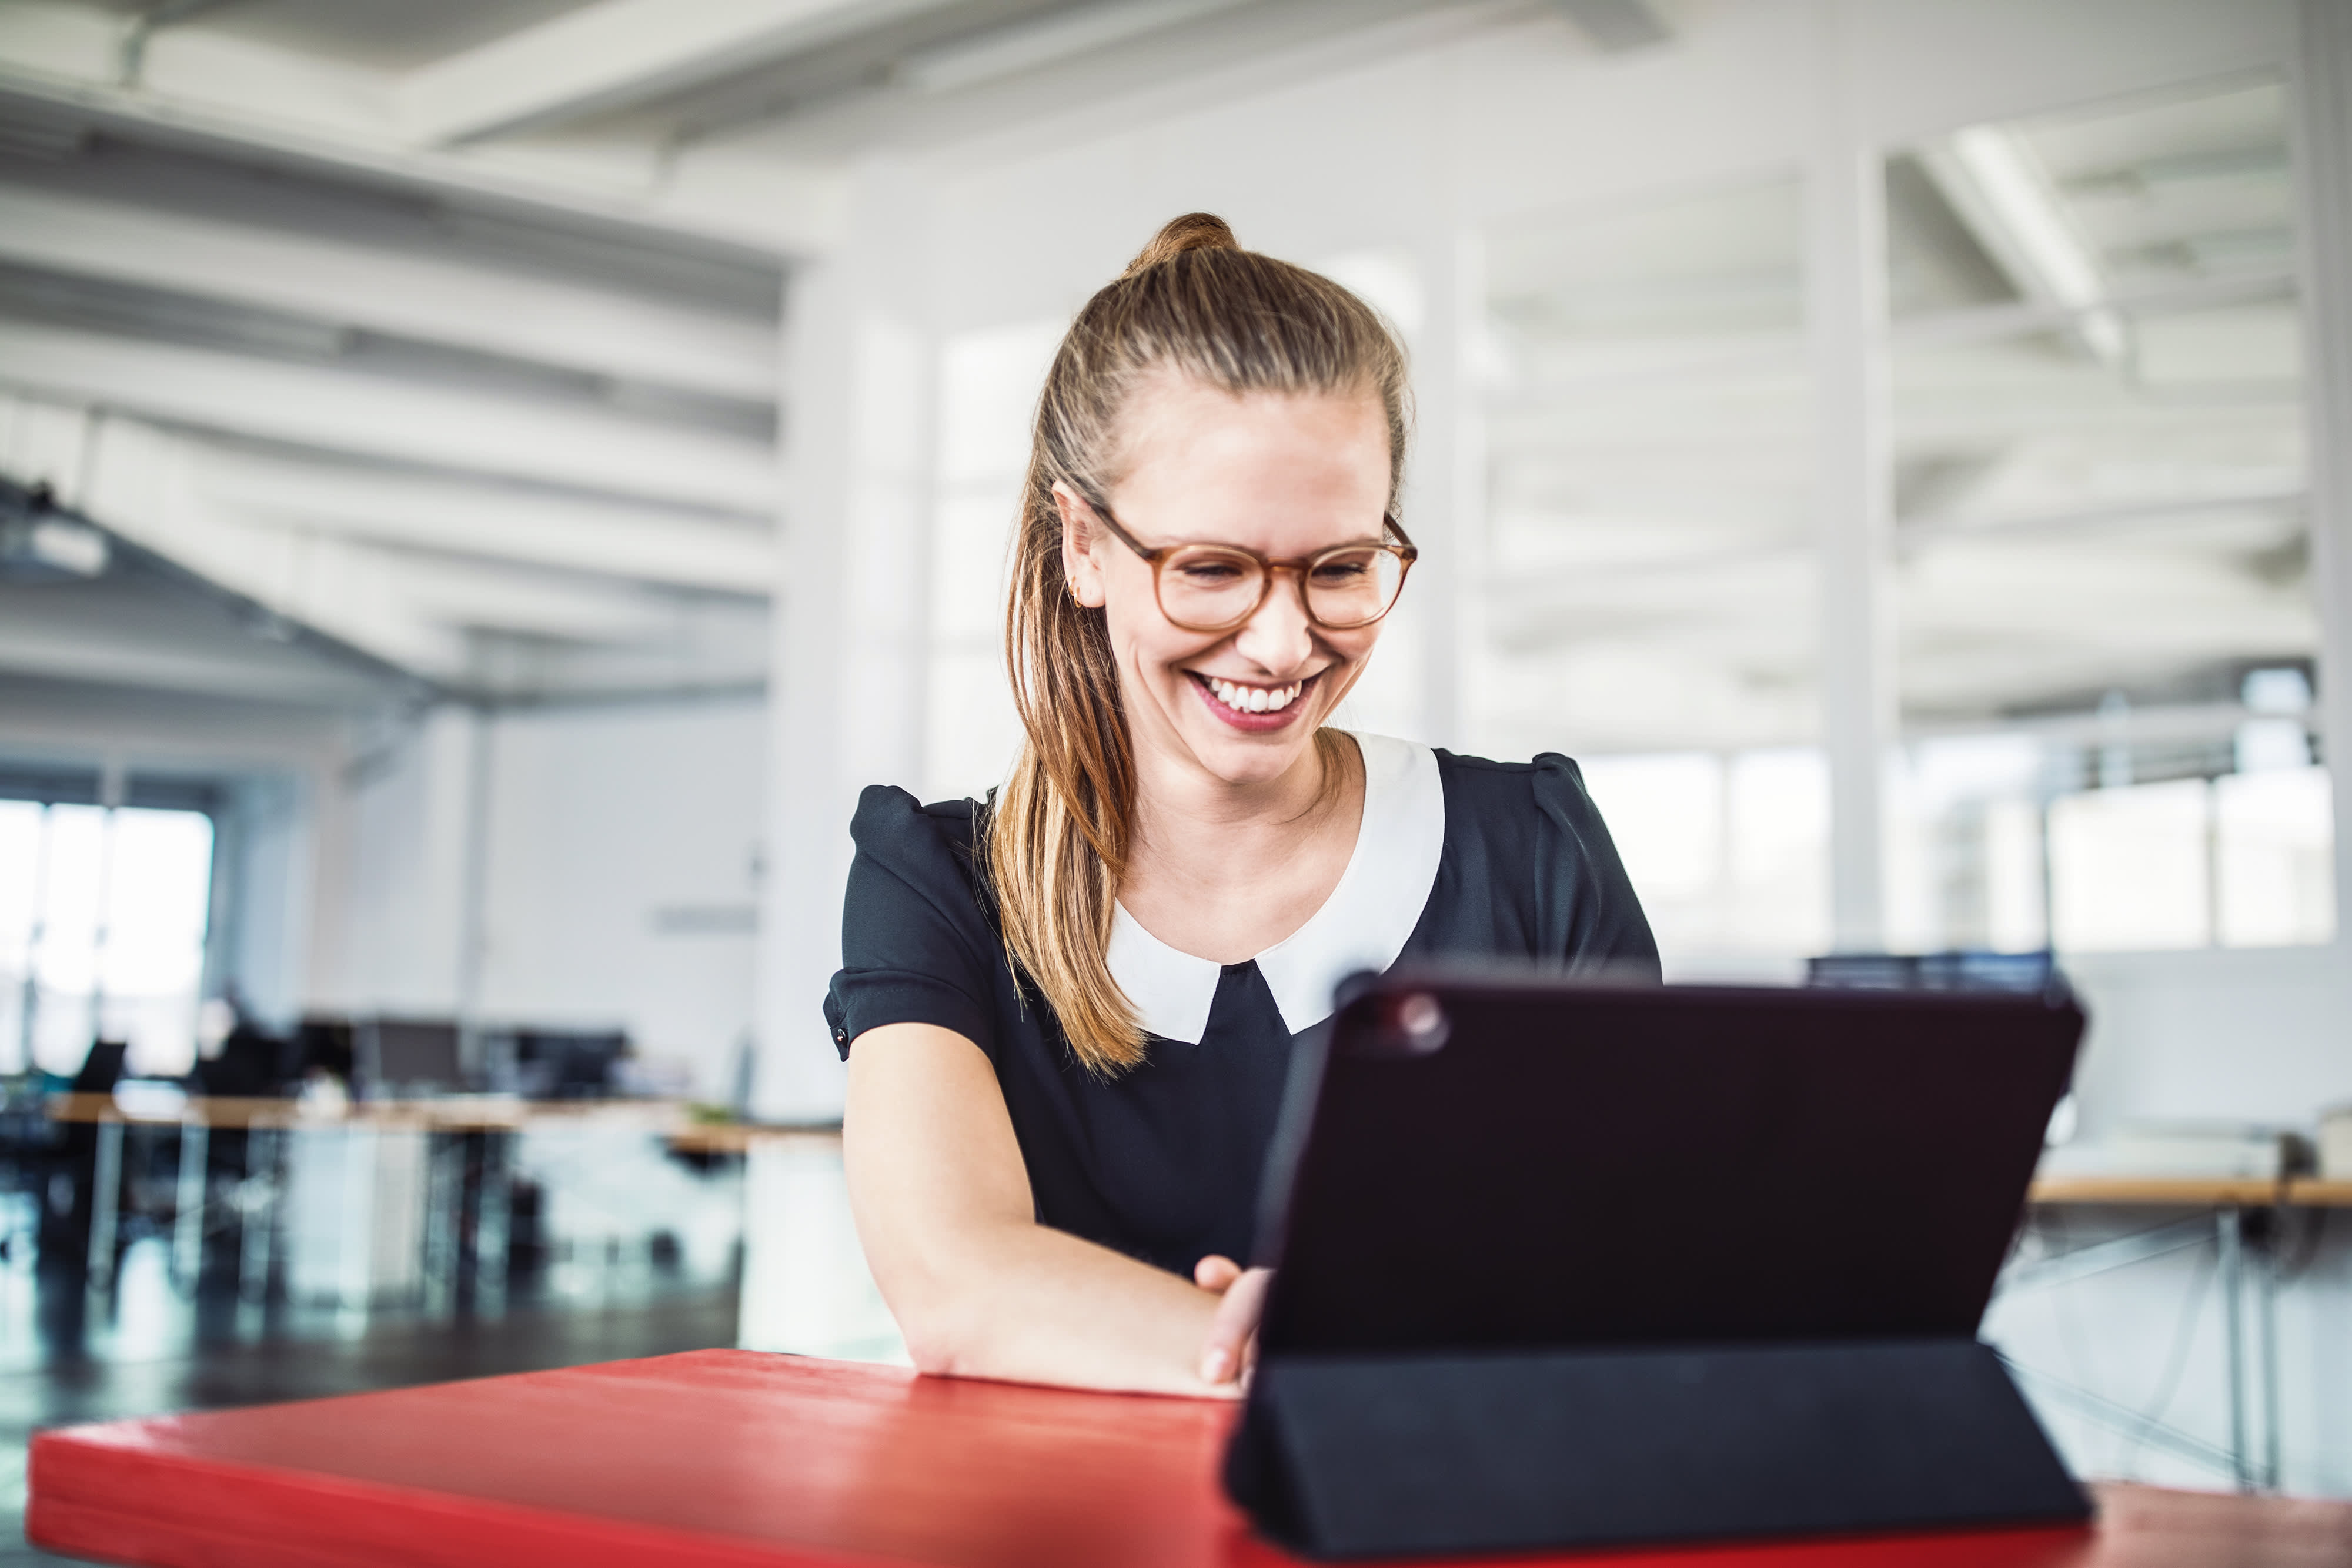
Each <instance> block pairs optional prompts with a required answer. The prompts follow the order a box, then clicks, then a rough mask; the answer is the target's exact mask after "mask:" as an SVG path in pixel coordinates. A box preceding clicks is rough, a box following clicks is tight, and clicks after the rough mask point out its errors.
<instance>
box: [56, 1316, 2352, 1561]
mask: <svg viewBox="0 0 2352 1568" xmlns="http://www.w3.org/2000/svg"><path fill="white" fill-rule="evenodd" d="M1232 1417H1233V1411H1232V1410H1231V1409H1230V1408H1229V1407H1226V1406H1217V1405H1211V1404H1197V1403H1193V1402H1192V1401H1188V1400H1180V1399H1153V1398H1146V1397H1141V1396H1118V1395H1100V1394H1078V1393H1072V1392H1068V1391H1066V1390H1062V1389H1048V1388H1026V1387H1020V1386H1015V1385H1007V1384H992V1383H972V1382H955V1381H950V1380H945V1379H938V1378H922V1377H917V1376H915V1375H913V1374H911V1373H908V1372H902V1371H898V1370H896V1369H893V1368H888V1367H877V1366H862V1365H854V1364H846V1363H841V1362H826V1361H814V1360H809V1359H804V1358H801V1357H794V1356H782V1355H762V1354H755V1353H752V1352H748V1351H719V1350H714V1351H699V1352H696V1353H694V1354H687V1355H670V1356H659V1357H656V1358H653V1359H650V1360H646V1361H624V1362H614V1363H612V1364H607V1365H604V1366H587V1367H576V1368H573V1369H572V1370H569V1371H563V1372H540V1373H526V1374H522V1375H518V1376H512V1377H492V1378H485V1379H483V1380H481V1381H479V1382H475V1383H451V1384H442V1385H437V1386H434V1387H429V1388H406V1389H399V1390H395V1391H394V1392H391V1393H384V1394H362V1395H356V1396H349V1397H345V1398H340V1399H320V1400H315V1401H312V1402H310V1403H307V1404H298V1405H278V1406H266V1407H263V1408H260V1409H252V1410H233V1411H223V1412H217V1413H214V1414H210V1415H198V1416H165V1417H161V1418H157V1419H153V1420H146V1421H121V1422H115V1423H112V1424H110V1425H106V1426H96V1427H75V1428H71V1429H68V1430H63V1431H56V1432H45V1433H43V1434H41V1435H40V1436H39V1437H36V1438H35V1439H34V1441H33V1449H32V1473H31V1488H32V1498H31V1505H30V1508H29V1510H28V1513H27V1519H26V1532H27V1533H28V1534H29V1535H30V1536H31V1538H32V1539H33V1541H34V1542H36V1543H37V1544H38V1545H41V1546H45V1547H49V1548H52V1549H54V1550H56V1551H59V1552H72V1553H75V1554H77V1555H81V1556H89V1557H100V1558H106V1559H110V1560H112V1561H117V1562H123V1563H155V1564H163V1565H166V1568H230V1565H236V1568H276V1565H281V1564H282V1565H287V1568H291V1565H294V1564H302V1565H304V1568H318V1565H320V1564H327V1563H337V1564H344V1563H350V1564H379V1563H381V1564H392V1563H400V1564H435V1565H444V1568H475V1565H480V1564H499V1565H500V1568H505V1565H509V1564H516V1563H563V1564H566V1565H567V1568H606V1565H610V1568H620V1565H621V1564H629V1565H630V1568H689V1565H690V1568H720V1565H725V1568H755V1565H756V1568H783V1565H785V1564H803V1565H811V1564H824V1565H827V1568H833V1565H840V1568H850V1565H855V1568H882V1565H884V1564H953V1565H955V1568H1016V1565H1017V1568H1063V1565H1076V1564H1081V1563H1083V1564H1090V1565H1091V1564H1111V1565H1116V1568H1207V1565H1211V1564H1215V1565H1220V1568H1249V1565H1264V1564H1272V1563H1287V1562H1291V1561H1293V1560H1292V1559H1290V1558H1289V1557H1287V1556H1286V1555H1285V1554H1284V1553H1282V1552H1277V1551H1276V1550H1275V1549H1274V1548H1272V1547H1270V1546H1267V1545H1265V1543H1264V1542H1259V1541H1257V1540H1255V1539H1254V1538H1253V1537H1252V1536H1251V1535H1250V1533H1249V1530H1248V1526H1247V1524H1246V1523H1245V1521H1244V1520H1243V1518H1242V1517H1241V1515H1240V1514H1238V1513H1237V1512H1236V1511H1234V1509H1233V1508H1232V1507H1231V1505H1229V1504H1228V1503H1227V1502H1226V1501H1225V1500H1224V1499H1223V1496H1222V1495H1221V1494H1220V1493H1219V1491H1218V1490H1217V1486H1216V1480H1215V1475H1216V1464H1217V1459H1218V1457H1219V1455H1220V1453H1221V1452H1222V1448H1223V1441H1224V1436H1225V1430H1226V1427H1227V1425H1228V1423H1229V1422H1230V1421H1231V1419H1232ZM2102 1500H2103V1505H2104V1506H2103V1514H2102V1522H2101V1524H2100V1526H2099V1527H2098V1529H2096V1530H2095V1531H2084V1530H2063V1531H2051V1530H2036V1531H1999V1532H1977V1533H1969V1534H1954V1535H1943V1536H1916V1537H1902V1538H1885V1537H1881V1538H1878V1539H1874V1540H1846V1541H1836V1542H1800V1543H1787V1542H1783V1543H1779V1544H1773V1545H1767V1546H1758V1547H1742V1548H1713V1549H1706V1550H1683V1551H1668V1552H1640V1553H1632V1554H1624V1555H1617V1554H1607V1555H1601V1556H1594V1555H1590V1554H1586V1555H1578V1556H1544V1557H1515V1558H1511V1559H1507V1560H1506V1561H1507V1562H1509V1563H1513V1564H1516V1565H1517V1568H1537V1565H1538V1564H1544V1563H1579V1564H1582V1565H1584V1568H1601V1564H1604V1563H1622V1564H1626V1565H1627V1568H1634V1565H1638V1568H1701V1565H1705V1568H1864V1565H1871V1568H1876V1565H1880V1564H1905V1565H1910V1568H1961V1565H1963V1564H1966V1565H1968V1568H2191V1565H2195V1568H2210V1565H2214V1564H2227V1565H2229V1568H2320V1565H2321V1564H2326V1565H2327V1568H2345V1565H2346V1564H2347V1563H2352V1507H2347V1506H2345V1505H2340V1504H2333V1503H2316V1502H2287V1501H2280V1500H2255V1499H2248V1498H2233V1497H2219V1496H2204V1495H2200V1494H2191V1493H2183V1492H2163V1491H2156V1490H2148V1489H2141V1488H2115V1489H2109V1490H2105V1491H2104V1492H2103V1493H2102ZM1490 1561H1491V1560H1490Z"/></svg>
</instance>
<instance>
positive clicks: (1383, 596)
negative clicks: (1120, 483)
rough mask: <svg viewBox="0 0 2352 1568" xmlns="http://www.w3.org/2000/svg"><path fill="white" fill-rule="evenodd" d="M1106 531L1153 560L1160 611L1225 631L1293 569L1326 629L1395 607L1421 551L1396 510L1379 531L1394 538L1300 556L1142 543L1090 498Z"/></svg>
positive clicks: (1310, 615) (1184, 622)
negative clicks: (1399, 521)
mask: <svg viewBox="0 0 2352 1568" xmlns="http://www.w3.org/2000/svg"><path fill="white" fill-rule="evenodd" d="M1087 505H1088V506H1090V507H1093V508H1094V513H1095V516H1097V517H1100V518H1101V519H1102V521H1103V527H1105V528H1108V529H1109V530H1110V533H1111V537H1112V538H1115V539H1117V540H1118V542H1119V543H1121V544H1123V545H1125V546H1126V547H1127V548H1128V549H1131V550H1133V551H1134V552H1135V553H1136V554H1137V555H1139V556H1141V557H1142V558H1143V559H1145V560H1146V561H1149V562H1150V565H1151V588H1152V592H1153V594H1154V596H1155V597H1156V598H1157V599H1158V601H1159V604H1160V614H1162V615H1165V616H1166V617H1168V619H1169V620H1170V621H1171V622H1174V623H1175V624H1176V625H1178V626H1181V627H1182V628H1183V629H1184V630H1185V631H1187V632H1230V631H1232V630H1233V629H1234V627H1236V626H1239V625H1240V624H1241V623H1242V622H1244V621H1247V620H1248V619H1249V618H1250V617H1251V616H1253V615H1255V614H1256V613H1257V612H1258V607H1259V606H1260V605H1262V604H1264V603H1265V599H1266V595H1267V594H1269V593H1271V592H1273V591H1274V577H1275V573H1276V572H1281V571H1295V572H1297V574H1298V598H1299V602H1300V603H1302V604H1303V605H1305V606H1306V609H1307V620H1309V621H1311V622H1314V623H1315V624H1316V625H1318V626H1320V627H1322V628H1323V629H1324V630H1325V631H1327V632H1353V631H1356V630H1358V629H1360V628H1361V627H1365V626H1370V624H1371V623H1372V622H1375V621H1378V620H1379V619H1380V618H1381V616H1383V615H1386V614H1387V613H1388V612H1390V611H1391V610H1393V609H1395V608H1396V601H1397V595H1399V594H1400V593H1402V592H1403V591H1404V580H1405V574H1406V573H1407V572H1409V571H1411V570H1412V563H1413V562H1414V561H1416V560H1418V559H1421V551H1420V549H1417V548H1416V547H1415V546H1414V544H1413V542H1412V539H1410V538H1406V537H1405V531H1404V529H1403V528H1401V527H1399V526H1398V524H1397V520H1396V519H1395V518H1394V517H1382V518H1381V528H1382V529H1383V531H1385V532H1387V533H1391V534H1394V535H1395V536H1396V538H1397V542H1396V543H1394V544H1390V543H1388V542H1386V541H1385V540H1383V541H1381V542H1379V543H1369V542H1368V543H1358V544H1348V545H1336V546H1334V547H1333V548H1331V549H1327V550H1324V551H1322V552H1320V553H1319V554H1316V555H1311V556H1307V557H1306V558H1305V559H1299V560H1274V559H1269V558H1268V557H1265V556H1262V555H1260V554H1258V553H1257V551H1255V550H1254V549H1242V548H1241V547H1240V546H1239V545H1207V544H1190V545H1162V546H1161V547H1160V549H1145V548H1144V546H1143V543H1142V541H1141V540H1139V539H1138V538H1136V537H1135V536H1134V535H1133V534H1130V533H1129V532H1128V531H1127V530H1126V529H1125V528H1121V527H1120V526H1119V521H1118V518H1117V517H1112V516H1111V512H1110V508H1109V507H1106V506H1104V505H1103V504H1102V503H1101V502H1099V501H1096V500H1092V499H1089V500H1088V502H1087Z"/></svg>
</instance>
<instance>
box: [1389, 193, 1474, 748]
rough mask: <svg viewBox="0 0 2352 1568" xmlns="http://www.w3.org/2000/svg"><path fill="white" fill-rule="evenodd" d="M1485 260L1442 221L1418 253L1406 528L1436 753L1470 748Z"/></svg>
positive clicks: (1427, 727)
mask: <svg viewBox="0 0 2352 1568" xmlns="http://www.w3.org/2000/svg"><path fill="white" fill-rule="evenodd" d="M1482 254H1483V253H1482V252H1481V250H1480V248H1479V244H1478V235H1477V234H1476V233H1475V231H1474V230H1468V229H1464V228H1461V227H1458V226H1456V225H1454V222H1453V220H1452V218H1451V215H1450V214H1444V215H1442V216H1441V218H1440V220H1439V226H1438V227H1437V229H1436V232H1435V233H1434V234H1433V236H1432V237H1431V239H1430V241H1429V242H1428V243H1426V244H1425V245H1423V246H1421V247H1420V255H1419V256H1418V257H1417V266H1416V270H1417V271H1418V272H1419V273H1420V275H1421V279H1422V287H1423V300H1424V302H1425V303H1424V305H1423V323H1422V329H1421V332H1420V333H1419V335H1418V340H1416V341H1415V342H1414V343H1413V345H1412V350H1413V364H1412V397H1413V418H1414V438H1413V450H1412V463H1411V465H1410V467H1409V468H1408V470H1407V473H1406V479H1407V483H1408V486H1409V487H1410V493H1409V494H1408V496H1407V497H1406V501H1407V505H1406V507H1405V515H1406V517H1408V518H1409V519H1410V521H1408V522H1407V523H1406V525H1405V527H1406V528H1407V530H1408V531H1409V532H1410V533H1411V534H1412V538H1413V542H1414V543H1415V544H1417V545H1419V546H1420V547H1421V559H1420V560H1419V561H1418V562H1417V563H1416V564H1415V565H1414V567H1413V574H1412V590H1411V591H1410V593H1409V594H1408V595H1407V597H1408V599H1409V600H1410V601H1411V603H1412V609H1411V611H1410V613H1411V614H1412V616H1413V617H1414V624H1413V629H1412V636H1413V639H1414V641H1413V644H1412V653H1413V657H1414V661H1415V663H1416V664H1417V665H1418V667H1417V668H1416V669H1415V670H1414V672H1413V689H1414V691H1415V693H1416V695H1417V697H1418V706H1419V709H1420V713H1419V722H1418V725H1417V726H1416V727H1415V730H1414V734H1415V736H1416V737H1418V738H1420V739H1422V740H1424V741H1426V742H1428V743H1429V744H1430V745H1433V746H1444V747H1455V748H1459V747H1462V746H1464V745H1465V743H1466V737H1465V727H1466V724H1467V718H1466V716H1465V714H1464V712H1463V708H1462V697H1463V685H1464V679H1463V670H1464V663H1465V648H1464V641H1465V635H1466V634H1467V632H1468V629H1469V628H1470V627H1471V626H1472V625H1474V624H1475V612H1473V613H1465V611H1466V610H1474V607H1475V602H1476V594H1477V587H1478V583H1479V581H1480V575H1479V574H1480V566H1479V561H1480V558H1481V551H1480V549H1479V544H1480V542H1481V540H1482V539H1483V537H1484V535H1483V530H1482V529H1481V528H1480V526H1479V520H1480V518H1481V517H1483V515H1484V511H1485V506H1486V471H1485V460H1484V450H1485V448H1484V442H1483V439H1482V434H1483V426H1482V424H1481V423H1480V419H1479V413H1480V410H1479V407H1478V387H1477V381H1476V374H1475V366H1474V365H1473V363H1472V357H1473V355H1474V353H1475V345H1476V332H1477V329H1478V319H1479V312H1480V311H1481V310H1482V309H1483V308H1484V291H1485V275H1484V271H1483V268H1482V267H1481V261H1482Z"/></svg>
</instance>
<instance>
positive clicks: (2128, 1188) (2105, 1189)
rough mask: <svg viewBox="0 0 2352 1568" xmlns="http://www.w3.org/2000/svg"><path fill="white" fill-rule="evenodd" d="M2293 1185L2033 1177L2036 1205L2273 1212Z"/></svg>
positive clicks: (2267, 1179)
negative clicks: (2225, 1209)
mask: <svg viewBox="0 0 2352 1568" xmlns="http://www.w3.org/2000/svg"><path fill="white" fill-rule="evenodd" d="M2290 1185H2291V1184H2289V1183H2288V1182H2285V1181H2282V1180H2281V1179H2280V1178H2278V1177H2276V1176H2107V1175H2104V1174H2103V1175H2098V1176H2037V1177H2035V1178H2034V1182H2033V1188H2032V1192H2031V1193H2030V1194H2029V1195H2028V1201H2029V1202H2032V1203H2048V1204H2059V1203H2075V1204H2095V1203H2112V1204H2117V1205H2123V1206H2127V1207H2145V1206H2155V1207H2172V1208H2250V1207H2251V1208H2268V1207H2273V1206H2274V1205H2276V1204H2278V1203H2280V1202H2281V1201H2283V1200H2284V1196H2285V1193H2286V1190H2287V1188H2288V1186H2290Z"/></svg>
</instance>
